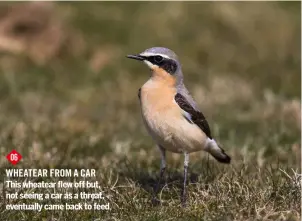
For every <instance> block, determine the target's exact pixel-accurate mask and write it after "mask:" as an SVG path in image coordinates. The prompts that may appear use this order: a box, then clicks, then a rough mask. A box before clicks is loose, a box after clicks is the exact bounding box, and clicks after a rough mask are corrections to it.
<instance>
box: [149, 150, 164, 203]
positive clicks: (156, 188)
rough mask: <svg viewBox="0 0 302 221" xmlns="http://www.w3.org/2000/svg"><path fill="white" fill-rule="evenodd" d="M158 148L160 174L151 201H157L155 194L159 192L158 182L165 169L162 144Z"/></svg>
mask: <svg viewBox="0 0 302 221" xmlns="http://www.w3.org/2000/svg"><path fill="white" fill-rule="evenodd" d="M158 149H159V150H160V154H161V162H160V174H159V179H158V181H157V184H156V187H155V190H154V194H153V199H152V201H153V203H155V202H158V200H156V195H157V194H158V192H159V188H160V183H161V180H162V178H163V176H164V174H165V170H166V151H165V149H164V148H163V147H162V146H158Z"/></svg>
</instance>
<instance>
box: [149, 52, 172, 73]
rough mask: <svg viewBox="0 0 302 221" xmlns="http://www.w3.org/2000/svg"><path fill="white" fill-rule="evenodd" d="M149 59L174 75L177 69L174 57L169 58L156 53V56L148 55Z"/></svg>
mask: <svg viewBox="0 0 302 221" xmlns="http://www.w3.org/2000/svg"><path fill="white" fill-rule="evenodd" d="M147 60H148V61H150V62H151V63H152V64H155V65H157V66H158V67H161V68H162V69H164V70H165V71H167V72H168V73H169V74H171V75H173V74H174V73H175V72H176V70H177V64H176V62H175V61H174V60H172V59H168V58H164V57H162V56H160V55H156V56H150V57H148V59H147Z"/></svg>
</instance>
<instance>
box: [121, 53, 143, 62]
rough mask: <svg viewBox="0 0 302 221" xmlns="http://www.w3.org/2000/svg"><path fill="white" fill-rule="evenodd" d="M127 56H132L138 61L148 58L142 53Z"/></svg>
mask: <svg viewBox="0 0 302 221" xmlns="http://www.w3.org/2000/svg"><path fill="white" fill-rule="evenodd" d="M126 57H127V58H131V59H135V60H138V61H143V60H145V59H146V58H145V57H144V56H141V55H139V54H138V55H131V54H130V55H127V56H126Z"/></svg>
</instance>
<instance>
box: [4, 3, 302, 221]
mask: <svg viewBox="0 0 302 221" xmlns="http://www.w3.org/2000/svg"><path fill="white" fill-rule="evenodd" d="M11 7H12V8H11ZM0 9H1V10H0V15H1V16H0V39H1V41H0V42H1V43H0V50H1V56H0V69H1V72H0V103H1V105H0V153H1V156H2V157H1V158H0V167H1V168H3V169H2V170H1V173H2V175H1V176H0V179H1V181H3V182H2V183H1V184H0V185H1V188H0V191H1V192H2V193H1V196H0V198H1V200H0V214H1V216H0V220H12V221H14V220H144V221H146V220H240V221H243V220H300V219H301V212H300V209H301V204H300V203H301V202H300V201H301V175H300V174H301V169H300V162H301V155H300V152H301V148H300V146H301V139H300V133H301V124H300V122H301V97H300V95H301V88H300V82H301V75H300V67H301V56H300V54H301V44H300V40H301V30H300V27H301V22H300V16H301V11H300V9H301V6H300V2H293V3H288V2H234V3H232V2H190V3H185V2H148V3H146V2H144V3H143V2H131V3H130V2H128V3H126V2H125V3H122V2H119V3H114V2H89V3H88V2H87V3H86V2H81V3H67V2H66V3H43V2H38V3H10V4H8V3H1V5H0ZM8 9H11V10H8ZM153 46H164V47H168V48H171V49H172V50H174V51H175V52H176V53H177V54H178V56H179V58H180V61H181V62H182V66H183V71H184V75H185V83H186V84H187V86H188V89H189V90H190V92H191V94H192V95H193V97H194V98H195V100H196V102H197V103H198V106H199V107H200V109H201V110H202V111H203V113H204V115H205V116H206V118H207V120H208V122H209V125H210V127H211V130H212V134H213V136H214V137H215V139H216V140H218V141H219V143H220V144H221V145H222V146H223V148H224V149H225V150H226V152H227V153H228V154H229V155H230V156H231V157H232V163H231V164H230V165H222V164H219V163H218V162H216V161H215V160H214V159H213V158H212V157H211V156H209V155H208V154H206V153H201V152H198V153H194V154H191V156H190V166H189V177H190V178H189V184H188V206H187V207H186V208H181V206H180V199H179V194H180V190H181V189H180V184H181V180H182V177H183V176H182V169H183V156H181V155H178V154H172V153H168V154H167V158H168V160H167V185H163V186H162V189H161V192H160V194H159V196H158V197H159V198H160V200H161V204H160V205H158V206H153V205H152V204H151V197H152V191H153V188H154V185H155V183H156V179H157V177H158V174H159V166H160V155H159V152H158V150H157V149H156V147H155V144H154V142H153V141H152V139H151V138H150V137H149V136H148V134H147V132H146V130H145V128H144V126H143V122H142V120H141V116H140V108H139V101H138V98H137V92H138V89H139V88H140V86H141V85H142V84H143V83H144V82H145V81H146V80H147V79H148V77H149V75H150V74H149V72H148V70H147V67H145V66H144V65H143V64H140V63H138V62H134V61H130V60H127V59H126V58H125V56H126V55H127V54H132V53H139V52H141V51H143V50H145V49H146V48H149V47H153ZM12 149H16V150H17V151H18V152H19V153H21V154H22V156H23V159H22V160H21V161H20V162H19V163H18V164H17V165H16V166H13V165H11V164H10V163H9V162H8V161H7V160H6V158H5V156H6V155H7V154H8V153H9V152H10V151H11V150H12ZM7 168H47V169H51V168H70V169H81V168H94V169H96V178H95V179H94V180H96V181H98V182H99V183H100V186H101V188H102V191H104V195H105V196H106V199H105V201H106V202H109V203H110V207H111V210H110V211H101V212H100V211H85V210H83V211H42V212H41V213H36V212H31V211H8V210H5V205H6V204H7V203H9V202H10V203H12V202H13V203H20V202H28V201H31V200H28V201H24V200H23V201H21V200H7V199H4V197H5V194H4V193H5V191H8V190H7V189H6V188H5V183H4V181H5V180H6V178H5V171H4V169H7ZM60 179H61V178H40V179H37V180H36V181H42V180H43V181H50V180H51V181H57V180H60ZM69 179H72V178H69ZM19 180H21V181H24V180H25V179H24V178H23V179H22V178H20V179H19ZM64 180H68V178H65V179H64ZM23 191H27V192H33V191H34V192H38V190H35V189H27V190H23ZM49 191H51V190H49V189H41V190H39V192H43V193H46V192H49ZM56 191H58V192H66V191H67V190H64V189H59V190H56ZM75 191H76V190H75ZM78 201H79V200H72V201H68V202H69V203H70V202H73V203H76V202H78ZM48 202H50V200H44V201H43V203H45V204H46V203H48ZM55 202H60V201H55ZM62 202H65V201H64V200H63V201H61V203H62ZM66 202H67V201H66Z"/></svg>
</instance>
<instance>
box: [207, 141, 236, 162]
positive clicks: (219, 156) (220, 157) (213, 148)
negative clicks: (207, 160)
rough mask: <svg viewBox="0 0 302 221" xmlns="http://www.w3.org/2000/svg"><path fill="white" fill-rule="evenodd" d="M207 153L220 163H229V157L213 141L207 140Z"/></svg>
mask: <svg viewBox="0 0 302 221" xmlns="http://www.w3.org/2000/svg"><path fill="white" fill-rule="evenodd" d="M207 151H208V152H209V153H210V154H211V155H212V156H213V157H214V158H215V159H216V160H217V161H219V162H220V163H230V162H231V157H230V156H228V155H227V154H226V153H225V152H224V150H223V149H222V148H221V147H220V146H219V145H218V144H217V143H216V142H215V140H213V139H212V140H209V142H208V145H207Z"/></svg>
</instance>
